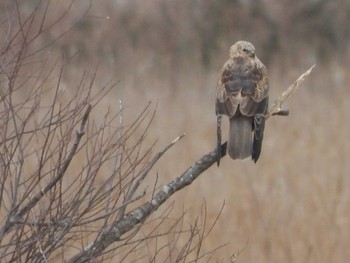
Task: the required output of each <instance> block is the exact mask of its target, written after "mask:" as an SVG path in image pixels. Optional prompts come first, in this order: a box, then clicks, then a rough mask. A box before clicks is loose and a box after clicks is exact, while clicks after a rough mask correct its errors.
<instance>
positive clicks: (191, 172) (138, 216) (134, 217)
mask: <svg viewBox="0 0 350 263" xmlns="http://www.w3.org/2000/svg"><path fill="white" fill-rule="evenodd" d="M313 68H314V66H312V67H311V68H310V69H309V70H307V71H306V72H305V73H303V74H302V75H301V76H300V77H299V78H298V79H297V80H296V81H295V82H294V83H293V84H292V85H290V86H289V87H288V88H287V90H286V91H285V92H283V93H282V95H281V96H280V97H279V98H278V99H277V100H276V101H275V103H274V104H273V105H272V106H271V108H270V109H269V111H268V113H267V116H266V118H269V117H270V116H272V115H286V111H285V110H283V109H282V104H283V103H284V102H285V101H286V100H287V99H288V98H289V97H290V96H291V95H292V94H293V92H295V91H296V90H297V89H298V87H299V86H300V84H301V83H302V81H303V80H304V79H305V78H306V77H307V76H308V75H309V74H310V73H311V71H312V69H313ZM181 138H182V137H181V136H180V137H178V138H177V139H176V140H175V141H174V142H172V144H170V145H169V146H168V147H166V149H167V148H169V147H170V146H171V145H173V144H174V143H175V142H176V141H178V140H179V139H181ZM226 147H227V142H225V143H224V144H223V145H222V153H221V158H222V157H224V156H225V155H226ZM166 149H165V150H164V151H163V153H164V152H165V151H166ZM161 155H162V154H161V153H158V155H156V157H158V156H159V157H160V156H161ZM156 157H155V159H154V160H157V158H156ZM216 158H217V154H216V150H214V151H212V152H209V153H207V154H205V155H203V156H202V157H201V158H200V159H199V160H198V161H196V162H195V163H194V164H193V165H192V166H190V167H189V168H188V169H187V170H186V171H185V172H184V173H183V174H182V175H180V176H179V177H177V178H175V179H174V180H172V181H171V182H170V183H168V184H166V185H164V186H163V187H162V188H161V190H159V191H158V193H156V194H155V195H154V197H153V198H152V199H151V200H150V201H148V202H146V203H144V204H142V205H141V206H139V207H137V208H136V209H134V210H132V211H131V212H130V213H128V214H127V215H125V217H123V218H121V219H120V220H119V221H117V222H116V224H114V225H112V226H111V227H110V228H109V229H107V230H106V231H104V232H103V233H102V234H101V235H100V236H99V237H98V238H97V239H96V240H95V241H94V242H92V243H90V244H89V245H88V246H86V247H85V248H84V250H83V251H81V252H80V253H78V254H76V255H75V256H73V257H72V258H70V259H69V260H67V263H78V262H79V263H81V262H88V261H90V260H91V259H93V258H95V257H97V256H99V255H101V254H102V253H103V251H104V250H105V249H107V247H108V246H110V245H111V244H112V243H114V242H117V241H120V240H121V237H122V236H123V235H124V234H125V233H127V232H129V231H130V230H132V229H134V227H135V226H136V225H138V224H142V223H143V222H144V221H145V220H146V219H147V218H148V217H149V216H150V215H151V214H152V213H153V212H154V211H156V210H157V209H158V208H159V207H160V206H161V205H162V204H163V203H164V202H165V201H167V200H168V199H169V198H170V196H172V195H173V194H174V193H176V192H177V191H179V190H181V189H183V188H184V187H186V186H188V185H190V184H191V183H192V182H193V181H194V180H196V178H197V177H199V176H200V175H201V174H202V173H203V172H204V171H205V170H207V169H208V168H209V167H210V166H212V165H213V164H215V163H216ZM158 159H159V158H158ZM152 166H153V162H151V163H150V165H149V169H150V168H152ZM147 172H148V171H147V169H146V170H145V173H147ZM142 176H143V175H141V176H140V177H141V178H142ZM135 183H136V186H137V181H136V182H135ZM136 186H135V187H136ZM136 188H137V187H136ZM131 192H132V191H131Z"/></svg>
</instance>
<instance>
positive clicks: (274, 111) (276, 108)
mask: <svg viewBox="0 0 350 263" xmlns="http://www.w3.org/2000/svg"><path fill="white" fill-rule="evenodd" d="M315 66H316V65H313V66H312V67H310V68H309V69H308V70H307V71H305V72H304V73H303V74H302V75H301V76H300V77H299V78H298V79H297V80H296V81H294V83H293V84H292V85H290V86H289V87H288V88H287V89H286V90H285V91H284V92H283V93H282V94H281V96H279V97H278V98H277V99H276V100H275V102H274V104H272V106H271V108H270V109H269V111H268V113H267V114H266V117H265V118H266V119H268V118H269V117H271V116H272V115H282V116H287V115H288V114H289V111H288V110H284V109H282V104H283V103H284V102H285V101H286V100H287V99H289V98H290V96H292V94H293V93H294V92H296V91H297V89H298V88H299V86H300V84H301V83H302V82H303V81H304V80H305V79H306V77H307V76H309V75H310V73H311V71H312V70H313V69H314V67H315Z"/></svg>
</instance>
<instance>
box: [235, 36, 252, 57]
mask: <svg viewBox="0 0 350 263" xmlns="http://www.w3.org/2000/svg"><path fill="white" fill-rule="evenodd" d="M234 57H250V58H254V57H255V47H254V46H253V44H252V43H250V42H247V41H243V40H241V41H238V42H236V43H235V44H234V45H232V46H231V48H230V58H234Z"/></svg>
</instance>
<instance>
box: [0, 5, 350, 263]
mask: <svg viewBox="0 0 350 263" xmlns="http://www.w3.org/2000/svg"><path fill="white" fill-rule="evenodd" d="M38 2H39V1H34V0H32V1H19V9H20V10H21V12H23V13H25V12H28V13H29V12H32V10H33V8H34V7H35V6H37V4H38ZM70 3H71V1H68V0H63V1H62V0H61V1H58V0H53V1H51V4H50V6H49V10H48V14H50V16H48V19H49V20H50V19H52V20H53V21H54V19H55V18H57V17H58V16H59V15H60V14H61V12H63V11H64V10H67V8H69V13H68V14H69V15H68V17H67V19H66V20H64V21H63V23H60V24H57V25H55V26H54V27H53V28H52V30H50V31H48V32H45V33H44V34H43V35H42V37H41V41H42V43H48V42H49V41H50V40H51V39H54V38H56V37H57V36H58V35H59V34H60V32H62V31H63V30H66V29H67V28H68V27H69V26H70V25H72V24H74V26H73V27H72V28H71V29H70V31H69V32H67V33H66V34H65V35H64V36H62V37H61V38H60V39H59V40H58V41H57V42H55V43H54V44H52V45H51V46H50V47H49V48H48V50H47V51H46V52H45V54H44V55H43V56H46V58H50V57H55V56H56V57H57V56H60V55H62V54H63V55H64V56H65V58H68V59H69V60H70V66H69V69H67V68H66V73H65V76H64V79H63V83H64V85H65V86H66V90H67V93H69V90H70V89H74V87H75V84H74V83H77V82H78V81H79V78H80V77H81V72H83V71H84V70H86V69H89V68H95V67H96V64H99V70H98V77H97V83H99V84H101V85H103V84H104V83H106V82H108V81H109V80H113V81H116V82H118V85H117V86H116V87H115V89H114V90H113V92H112V96H110V97H109V98H106V99H105V100H104V101H103V102H102V105H105V107H106V108H107V107H111V108H112V109H115V110H117V109H118V107H119V105H118V103H119V100H122V102H123V105H124V107H126V112H125V116H124V117H125V119H126V120H128V118H130V120H132V119H133V118H135V117H136V116H137V115H138V114H139V112H140V111H141V110H142V109H143V108H144V107H145V106H146V105H147V104H148V102H149V101H151V102H152V103H153V104H154V105H156V107H157V112H156V116H155V119H154V121H153V123H152V126H151V128H150V129H149V131H148V134H147V135H148V140H149V143H152V142H153V141H154V140H156V139H158V142H157V146H156V149H159V150H161V149H162V148H163V147H164V146H165V145H166V144H167V143H169V142H170V141H171V140H173V139H174V138H175V137H176V136H178V135H180V134H182V133H186V137H185V138H184V139H183V140H182V141H181V142H179V143H178V144H177V145H176V146H175V147H173V148H172V149H171V150H170V151H169V152H168V153H167V154H166V156H165V157H164V158H163V159H161V161H160V162H159V163H158V165H157V167H156V169H154V170H153V172H152V174H151V175H150V183H152V182H154V180H155V177H156V175H157V174H158V184H159V185H162V184H164V183H166V182H168V181H170V180H171V179H173V178H175V177H177V176H179V175H180V174H181V172H182V171H184V170H185V169H186V168H187V167H189V166H190V165H191V164H192V163H193V162H195V161H196V160H197V159H199V158H200V157H201V156H202V155H203V154H205V153H207V152H209V151H212V150H213V149H214V148H215V143H216V137H215V136H216V117H215V111H214V102H215V96H216V82H217V78H218V74H219V72H220V69H221V67H222V65H223V64H224V62H225V61H226V60H227V58H228V50H229V47H230V46H231V45H232V44H233V43H235V42H236V41H238V40H247V41H250V42H252V43H253V44H254V45H255V47H256V53H257V56H258V57H259V58H260V60H261V61H262V62H263V63H264V64H265V65H266V66H267V69H268V74H269V80H270V101H271V102H273V101H274V99H275V98H276V97H277V96H279V95H280V94H281V93H282V92H283V91H284V90H285V89H286V88H287V87H288V86H289V85H290V84H291V83H292V82H293V81H294V80H295V79H296V78H297V77H298V76H299V75H301V74H302V73H303V72H304V71H306V70H307V69H308V68H309V67H311V66H312V65H313V64H316V68H315V70H314V71H313V72H312V74H311V75H310V76H309V77H308V78H307V80H306V81H305V82H304V83H303V84H302V86H301V88H300V90H299V91H298V92H297V93H295V94H294V95H293V96H292V98H291V99H290V100H289V101H288V102H287V103H286V105H285V107H286V108H288V109H289V110H290V115H289V116H288V117H273V118H271V119H269V120H268V122H267V124H266V132H265V139H264V143H263V149H262V154H261V157H260V159H259V161H258V162H257V163H256V164H254V163H253V162H252V161H251V160H244V161H233V160H231V159H229V158H227V157H225V158H224V159H223V160H222V162H221V166H220V167H219V168H218V167H216V166H213V167H211V168H210V169H209V170H208V171H206V172H205V173H204V174H202V175H201V177H200V178H198V179H197V180H196V181H195V182H194V183H193V184H192V185H191V186H189V187H187V188H186V189H184V190H182V191H181V192H180V193H177V194H175V195H174V196H173V197H172V201H174V204H173V205H174V208H173V210H172V213H171V215H169V217H173V218H177V217H178V216H179V215H180V214H182V213H183V211H186V215H185V216H184V224H185V225H186V224H191V223H193V222H194V221H195V220H196V219H197V218H198V217H200V216H201V214H202V213H203V206H205V207H206V211H207V221H208V222H209V223H208V224H210V223H213V221H214V220H215V218H216V216H217V215H218V214H219V212H220V210H221V208H222V206H223V204H225V205H224V208H223V211H222V214H221V216H220V217H219V219H218V222H217V224H216V225H215V227H214V228H213V230H212V231H211V233H210V234H209V236H208V237H207V238H206V240H205V242H204V243H203V244H202V249H203V250H204V251H210V250H213V249H215V248H216V247H218V246H220V245H224V244H226V245H225V246H224V247H223V248H221V249H220V250H218V251H217V252H215V254H214V256H213V257H212V258H211V259H210V260H209V261H211V262H230V260H231V261H232V260H233V257H232V255H237V254H239V255H238V256H237V262H346V261H347V260H348V259H349V258H350V250H349V244H350V177H349V176H348V175H349V170H350V164H349V163H348V160H347V156H349V155H350V142H349V139H350V137H349V136H350V117H349V114H348V112H349V111H350V90H349V84H348V83H349V82H350V67H349V66H350V62H349V61H350V45H349V41H350V27H349V20H350V2H349V1H348V0H333V1H328V0H293V1H292V0H279V1H277V0H255V1H252V0H220V1H218V0H205V1H203V0H165V1H164V0H147V1H142V0H114V1H113V0H100V1H92V2H91V3H90V2H89V1H75V2H74V4H73V5H72V6H70ZM89 4H91V6H89ZM14 9H15V6H14V4H13V3H12V2H11V1H4V2H3V4H1V9H0V10H1V14H2V17H3V18H8V17H9V16H10V15H11V12H12V11H13V10H14ZM85 10H87V13H86V14H85V15H84V12H85ZM44 11H45V9H44V7H43V10H42V12H44ZM42 43H38V45H39V44H42ZM224 122H225V123H224V129H225V130H227V123H226V122H227V121H226V120H224ZM225 130H224V131H225ZM224 136H226V132H224ZM347 171H348V172H347ZM152 176H153V177H152ZM159 213H161V211H159ZM169 238H171V237H169ZM179 244H181V239H180V243H179ZM175 249H176V248H175ZM238 252H240V253H238ZM138 253H142V252H138ZM204 261H208V258H206V259H205V260H204Z"/></svg>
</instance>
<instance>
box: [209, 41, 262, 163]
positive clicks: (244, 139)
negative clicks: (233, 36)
mask: <svg viewBox="0 0 350 263" xmlns="http://www.w3.org/2000/svg"><path fill="white" fill-rule="evenodd" d="M217 88H218V90H217V98H216V105H215V106H216V115H217V136H218V142H217V152H218V159H217V163H218V165H219V164H220V157H221V156H220V153H221V118H222V115H226V116H228V117H229V119H230V131H229V139H228V143H227V153H228V154H229V155H230V157H231V158H232V159H245V158H247V157H249V156H251V157H252V159H253V160H254V162H256V161H257V160H258V158H259V156H260V152H261V144H262V140H263V136H264V127H265V114H266V111H267V107H268V90H269V84H268V78H267V70H266V67H265V66H264V64H263V63H262V62H261V61H260V60H259V59H258V58H257V57H256V56H255V48H254V46H253V45H252V44H251V43H249V42H246V41H238V42H237V43H235V44H234V45H233V46H231V48H230V58H229V60H228V61H227V62H226V63H225V64H224V66H223V68H222V71H221V74H220V77H219V81H218V86H217Z"/></svg>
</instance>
